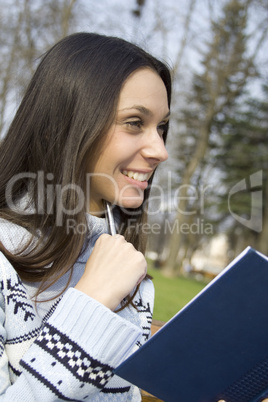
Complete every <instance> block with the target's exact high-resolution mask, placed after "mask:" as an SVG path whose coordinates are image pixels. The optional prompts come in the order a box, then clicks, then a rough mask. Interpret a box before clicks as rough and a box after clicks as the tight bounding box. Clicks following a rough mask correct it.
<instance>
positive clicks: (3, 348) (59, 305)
mask: <svg viewBox="0 0 268 402" xmlns="http://www.w3.org/2000/svg"><path fill="white" fill-rule="evenodd" d="M88 221H89V226H90V233H91V237H90V239H89V242H88V244H87V248H86V250H85V252H84V253H83V255H82V256H81V257H80V258H79V259H78V260H77V261H76V263H75V266H74V274H73V276H72V279H71V283H70V285H69V287H68V289H67V291H66V292H65V293H64V295H63V296H61V297H58V298H57V299H54V300H52V301H49V302H43V303H37V305H36V304H35V303H34V302H33V301H32V296H33V294H34V292H35V290H36V286H37V284H33V283H26V282H22V281H21V279H20V278H19V276H18V275H17V273H16V271H15V269H14V268H13V267H12V265H11V264H10V263H9V261H8V260H7V259H6V258H5V256H4V255H3V254H2V253H0V290H1V292H0V401H7V402H12V401H14V402H15V401H16V402H42V401H44V402H50V401H116V402H119V401H140V400H141V396H140V392H139V389H138V388H137V387H135V386H133V385H131V384H130V383H128V382H126V381H125V380H123V379H121V378H119V377H118V376H115V375H113V373H112V371H113V369H114V368H115V367H116V366H118V365H119V364H120V363H121V362H122V361H123V360H124V359H125V358H126V357H127V356H128V355H130V354H131V353H133V351H134V350H136V349H137V348H138V347H139V346H141V345H142V344H143V343H144V342H145V341H146V340H147V339H148V338H149V336H150V327H151V320H152V310H153V299H154V288H153V284H152V282H151V281H150V280H144V281H143V282H142V284H141V286H140V291H139V293H138V294H137V295H136V297H135V299H134V303H135V304H136V306H137V307H138V310H136V309H134V308H133V307H131V306H130V307H127V308H125V309H124V310H122V311H120V312H118V313H114V312H112V311H111V310H109V309H108V308H106V307H105V306H103V305H102V304H100V303H98V302H97V301H96V300H94V299H92V298H90V297H89V296H87V295H85V294H84V293H82V292H80V291H78V290H77V289H74V286H75V284H76V283H77V282H78V280H79V279H80V277H81V275H82V273H83V271H84V267H85V263H86V261H87V259H88V257H89V255H90V253H91V251H92V249H93V247H94V244H95V241H96V240H97V238H98V237H99V236H100V234H102V233H105V232H107V226H106V223H105V220H104V219H101V218H96V217H93V216H88ZM28 236H29V234H28V232H27V231H26V230H25V229H23V228H21V227H18V226H16V225H14V224H11V223H9V222H7V221H4V220H3V219H0V240H1V241H2V243H3V244H4V246H5V247H6V248H7V249H8V250H9V251H11V252H12V251H15V250H16V249H18V248H20V247H21V245H22V244H23V243H24V242H25V240H26V239H27V237H28ZM67 279H68V277H67V275H65V276H63V277H62V278H61V279H60V280H59V281H58V282H57V283H56V284H54V285H53V286H51V287H50V288H49V289H48V290H47V291H45V292H44V294H42V295H41V296H42V298H43V299H44V300H47V299H49V298H51V296H53V295H56V294H58V293H59V291H60V290H61V289H62V288H63V287H64V285H65V284H66V281H67Z"/></svg>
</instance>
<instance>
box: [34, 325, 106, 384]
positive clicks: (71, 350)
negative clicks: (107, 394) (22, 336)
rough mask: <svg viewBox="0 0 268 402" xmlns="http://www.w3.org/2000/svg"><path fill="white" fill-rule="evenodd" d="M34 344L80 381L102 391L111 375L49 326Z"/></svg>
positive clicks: (96, 361) (66, 337) (101, 365)
mask: <svg viewBox="0 0 268 402" xmlns="http://www.w3.org/2000/svg"><path fill="white" fill-rule="evenodd" d="M35 343H36V344H37V345H38V346H39V347H41V348H42V349H43V350H45V351H46V352H47V353H49V354H51V355H53V357H54V359H55V360H57V361H59V362H60V363H61V364H62V365H64V366H65V367H66V368H67V369H68V370H71V371H72V373H73V375H74V376H75V377H76V378H77V379H78V380H80V381H83V382H87V383H91V384H93V385H94V386H96V387H98V388H101V389H102V388H103V387H104V385H105V384H106V383H107V382H108V380H109V379H110V377H111V375H112V368H111V367H110V366H108V365H103V364H102V363H100V362H99V361H98V360H95V359H93V358H92V357H91V356H89V355H88V354H86V353H85V351H84V350H83V349H82V348H80V347H79V345H77V344H76V343H75V342H73V341H72V340H71V339H70V338H69V337H68V336H67V335H65V334H63V333H61V332H59V331H58V330H57V329H56V328H54V327H53V326H52V325H50V324H46V326H45V327H44V328H43V330H42V332H41V333H40V335H39V336H38V338H37V339H36V342H35ZM55 364H56V362H55Z"/></svg>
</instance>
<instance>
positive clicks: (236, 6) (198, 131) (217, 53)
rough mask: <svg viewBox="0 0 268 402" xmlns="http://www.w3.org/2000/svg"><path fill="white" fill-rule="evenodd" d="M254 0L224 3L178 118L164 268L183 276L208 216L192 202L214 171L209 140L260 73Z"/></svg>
mask: <svg viewBox="0 0 268 402" xmlns="http://www.w3.org/2000/svg"><path fill="white" fill-rule="evenodd" d="M253 3H255V2H254V0H247V1H246V2H245V1H240V0H229V1H227V2H226V3H225V5H224V7H223V11H222V16H221V17H220V18H219V19H218V20H216V21H212V33H213V37H212V40H211V41H210V42H208V43H207V50H206V51H204V52H203V59H202V65H203V72H202V73H200V74H195V75H194V78H193V84H192V92H191V94H190V96H189V98H188V106H187V108H184V109H183V110H182V112H181V113H180V116H179V115H178V117H177V118H176V117H175V121H177V124H178V125H179V127H180V133H179V150H178V153H177V158H178V160H179V164H180V174H181V181H180V183H179V184H180V187H179V189H180V191H179V193H178V200H177V201H178V205H177V215H176V222H177V228H178V230H174V231H173V233H172V235H171V238H170V247H169V254H168V257H167V260H166V264H165V267H164V271H165V272H166V273H167V274H168V275H177V274H179V272H180V269H181V267H182V265H183V259H184V257H185V255H186V254H187V248H188V247H189V245H190V241H189V239H190V236H191V225H192V222H193V215H194V216H195V218H196V223H198V222H197V219H198V217H199V216H200V213H201V214H204V211H202V207H203V205H201V202H200V203H199V208H194V209H193V207H194V205H195V204H194V203H193V200H195V201H196V200H197V198H199V201H200V200H201V201H202V197H201V195H202V194H201V195H200V194H197V195H194V196H193V194H192V191H193V190H192V188H193V186H194V188H197V187H196V185H197V184H198V183H199V182H200V178H201V177H203V178H204V174H206V175H207V174H208V172H209V168H208V166H209V165H210V164H209V160H210V157H211V152H212V151H211V145H210V142H211V139H213V138H214V136H215V132H216V126H217V121H218V116H220V115H221V114H224V115H225V116H227V115H228V114H229V113H230V112H231V110H232V107H233V106H234V104H235V103H236V102H237V101H238V99H240V98H242V96H243V95H244V91H245V88H246V84H247V83H248V79H249V78H250V77H253V76H255V75H256V69H255V66H254V60H255V57H256V54H257V49H259V48H260V46H261V44H262V43H263V41H264V39H265V37H266V34H267V31H266V32H264V33H265V34H263V35H261V37H260V38H259V40H258V41H255V43H254V50H253V52H252V53H251V55H249V53H248V43H249V36H248V35H247V28H248V26H247V22H248V11H249V7H250V5H251V4H253ZM203 195H204V194H203ZM199 224H200V221H199ZM186 226H187V227H188V229H189V230H188V231H186V230H183V231H182V230H181V228H182V227H184V228H186ZM201 232H202V231H201V228H200V230H199V232H198V233H197V234H196V235H197V236H198V235H202V233H201ZM181 248H183V249H184V252H182V250H181ZM179 251H180V253H179V254H178V252H179Z"/></svg>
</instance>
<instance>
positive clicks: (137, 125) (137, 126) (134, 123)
mask: <svg viewBox="0 0 268 402" xmlns="http://www.w3.org/2000/svg"><path fill="white" fill-rule="evenodd" d="M126 124H127V126H128V127H130V128H131V129H141V128H142V126H143V122H142V121H141V120H131V121H127V122H126Z"/></svg>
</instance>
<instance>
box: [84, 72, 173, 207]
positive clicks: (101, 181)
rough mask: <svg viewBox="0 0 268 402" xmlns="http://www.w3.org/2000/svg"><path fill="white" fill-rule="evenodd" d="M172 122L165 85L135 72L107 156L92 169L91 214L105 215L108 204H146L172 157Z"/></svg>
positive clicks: (103, 150)
mask: <svg viewBox="0 0 268 402" xmlns="http://www.w3.org/2000/svg"><path fill="white" fill-rule="evenodd" d="M168 119H169V108H168V99H167V91H166V88H165V85H164V83H163V81H162V79H161V78H160V77H159V75H158V74H157V73H155V72H154V71H153V70H151V69H149V68H142V69H139V70H137V71H136V72H134V73H133V74H132V75H131V76H130V77H129V78H128V79H127V80H126V81H125V84H124V85H123V87H122V89H121V92H120V96H119V102H118V105H117V111H116V118H115V121H114V122H113V123H112V125H111V127H110V129H109V131H108V132H107V135H106V138H105V141H104V144H103V145H102V147H101V151H100V153H99V155H98V156H97V158H94V159H95V160H92V161H91V162H90V163H89V166H88V173H89V177H90V206H89V212H90V213H91V214H98V213H101V212H102V211H103V200H106V201H109V202H110V203H112V204H116V205H119V206H121V207H124V208H138V207H139V206H140V205H141V204H142V202H143V199H144V190H145V189H146V188H147V186H148V180H149V178H150V177H151V175H152V174H153V172H154V170H155V168H156V167H157V166H158V165H159V163H161V162H163V161H165V160H166V159H167V157H168V154H167V151H166V148H165V144H164V141H163V133H164V132H165V130H166V124H167V122H168Z"/></svg>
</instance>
